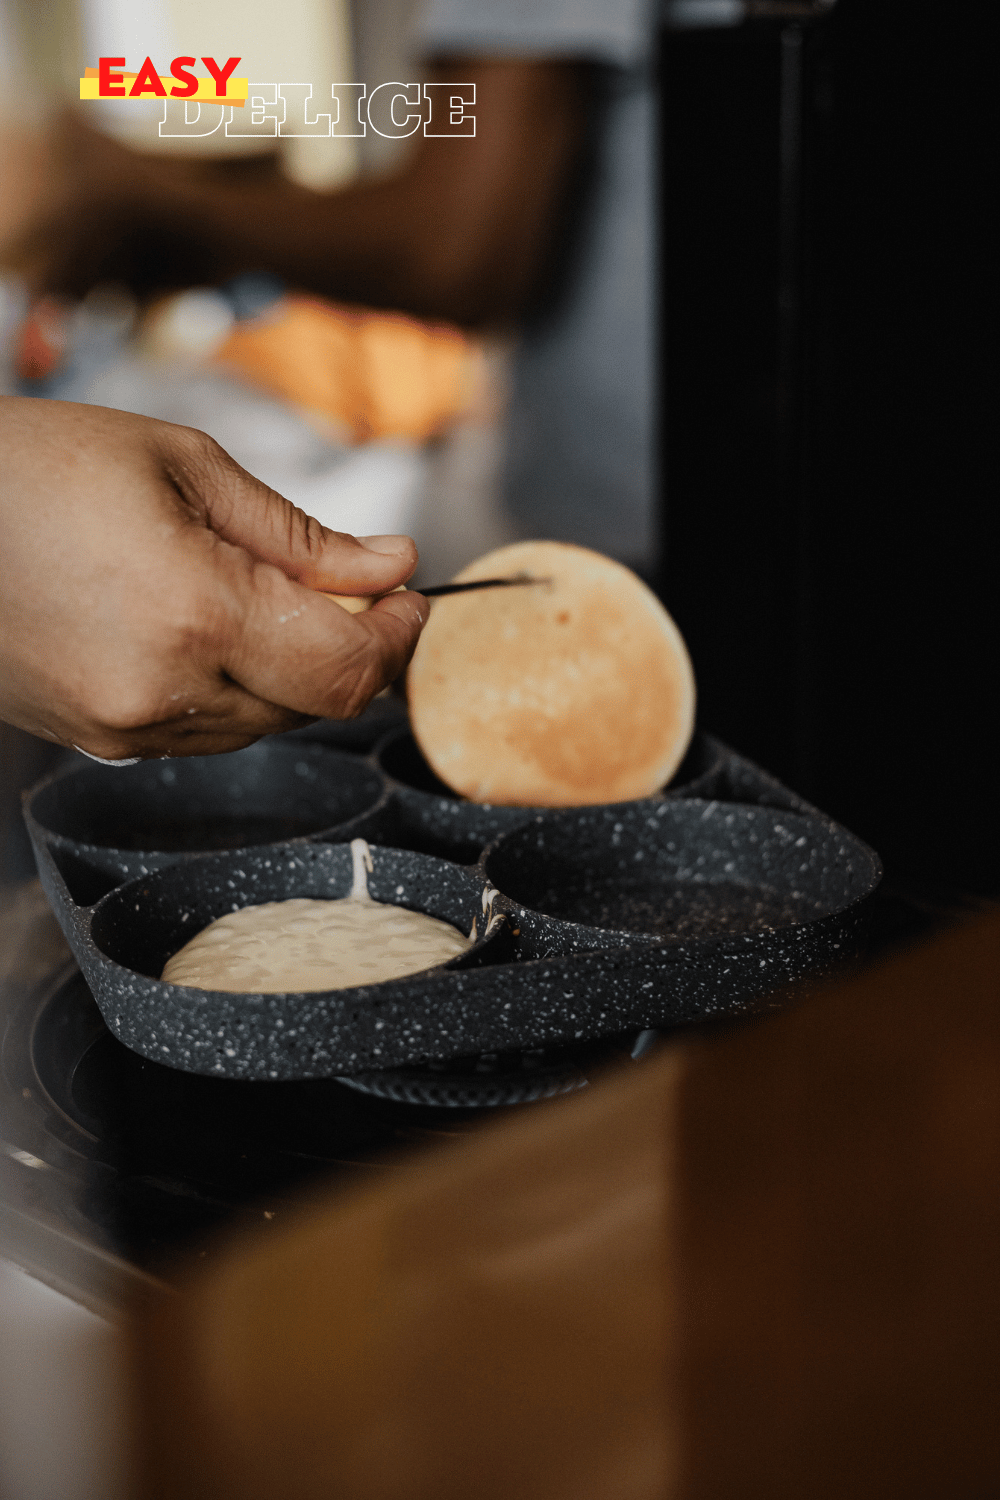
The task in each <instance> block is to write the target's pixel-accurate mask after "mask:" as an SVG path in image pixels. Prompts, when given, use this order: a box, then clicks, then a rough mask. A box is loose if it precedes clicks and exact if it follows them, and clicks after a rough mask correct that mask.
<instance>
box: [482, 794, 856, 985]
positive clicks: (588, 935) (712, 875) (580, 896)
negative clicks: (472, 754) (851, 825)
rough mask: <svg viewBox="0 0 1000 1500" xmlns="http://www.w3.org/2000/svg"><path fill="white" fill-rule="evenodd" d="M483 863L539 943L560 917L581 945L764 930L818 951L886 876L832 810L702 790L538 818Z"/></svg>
mask: <svg viewBox="0 0 1000 1500" xmlns="http://www.w3.org/2000/svg"><path fill="white" fill-rule="evenodd" d="M481 864H482V868H483V870H484V871H485V873H486V875H487V877H488V878H489V880H490V881H491V883H492V884H493V885H495V886H496V887H497V888H498V889H499V890H501V891H503V893H504V895H505V896H506V897H507V899H508V900H509V901H511V902H512V903H514V905H515V907H516V911H517V922H518V926H519V927H520V929H521V933H522V935H523V936H524V937H526V938H531V939H532V940H534V941H535V942H536V943H541V942H543V941H544V940H545V937H546V936H547V935H548V934H549V933H550V931H551V924H552V921H553V920H556V921H558V922H559V924H560V930H561V936H562V940H563V942H567V941H568V942H569V944H570V948H571V949H573V948H577V947H579V948H587V949H592V948H596V947H613V946H622V947H629V946H632V945H634V944H635V942H636V941H637V939H638V940H643V941H648V942H652V943H656V944H658V945H660V944H670V945H674V946H684V947H689V946H690V947H697V946H699V945H701V944H704V943H713V942H723V943H725V942H731V941H732V940H734V939H737V940H738V941H739V942H740V943H742V944H747V943H750V942H752V941H753V940H756V939H760V940H761V942H759V943H758V944H757V946H758V947H759V946H761V943H763V945H764V946H767V947H772V948H774V949H775V950H776V953H777V950H780V949H781V948H782V947H783V946H785V945H786V944H792V945H793V946H794V947H795V948H796V949H797V950H799V952H800V956H801V952H802V949H803V945H805V947H806V948H808V947H809V946H810V945H813V944H817V945H818V946H817V947H816V949H815V953H814V954H813V957H814V958H815V960H816V962H822V961H826V960H828V959H829V958H832V957H833V953H834V952H835V951H836V950H837V947H838V944H837V941H836V940H833V941H832V945H831V943H830V941H829V940H830V934H831V933H832V932H833V931H834V927H832V926H831V924H830V920H829V919H831V918H837V920H838V921H839V920H841V919H842V918H843V919H845V920H847V921H848V924H849V925H850V921H851V918H850V915H849V914H850V913H852V912H853V910H854V908H855V907H856V906H857V905H858V904H859V903H862V902H864V900H865V899H866V898H867V897H868V896H869V895H870V894H871V892H872V891H873V890H874V889H875V887H876V885H877V884H878V882H879V879H880V878H881V865H880V863H879V859H878V856H877V855H876V854H875V852H874V851H873V850H872V849H869V848H868V846H867V845H866V844H863V843H862V842H861V840H860V839H857V838H855V837H854V835H853V834H850V833H848V832H847V830H846V829H844V828H841V827H840V826H839V825H838V824H836V823H834V822H832V821H830V820H829V819H825V818H822V817H819V816H816V815H807V814H803V813H795V812H789V811H778V810H774V809H772V808H769V807H751V806H746V805H743V804H740V803H727V802H718V801H711V802H705V801H701V800H693V799H692V800H687V801H683V800H678V801H674V802H665V801H664V802H658V803H657V802H645V803H642V802H638V803H626V804H622V805H621V806H619V807H593V808H576V809H573V810H572V811H566V812H561V813H549V814H546V815H543V816H538V817H536V818H535V819H534V820H533V821H532V822H531V823H529V824H526V825H524V826H522V827H521V828H518V829H515V830H514V831H513V832H512V833H509V834H506V835H505V836H504V837H503V838H502V839H500V840H498V842H497V843H496V844H494V845H492V846H491V847H490V848H489V849H487V850H486V851H485V853H484V856H483V859H482V861H481ZM835 925H836V924H834V926H835ZM828 948H829V949H830V951H827V949H828ZM564 951H565V949H564ZM772 961H773V960H772V958H771V957H765V958H764V959H762V960H758V963H759V966H761V967H767V964H768V963H770V962H772ZM811 961H812V960H809V962H810V963H811ZM794 966H795V967H796V968H797V969H798V968H802V965H801V963H800V961H799V960H798V959H796V960H795V961H794ZM808 966H809V964H808V963H807V964H806V967H805V968H802V972H805V971H806V968H808Z"/></svg>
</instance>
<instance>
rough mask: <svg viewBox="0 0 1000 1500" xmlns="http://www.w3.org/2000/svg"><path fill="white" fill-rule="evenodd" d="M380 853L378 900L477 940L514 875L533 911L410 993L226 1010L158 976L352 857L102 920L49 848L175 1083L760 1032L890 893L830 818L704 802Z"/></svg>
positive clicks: (361, 992) (107, 909) (104, 977)
mask: <svg viewBox="0 0 1000 1500" xmlns="http://www.w3.org/2000/svg"><path fill="white" fill-rule="evenodd" d="M372 854H373V859H374V864H375V869H374V872H373V875H372V877H371V882H370V886H371V891H372V895H373V896H374V897H375V898H376V899H378V900H388V901H399V902H401V903H402V904H405V905H408V906H414V907H416V908H418V909H420V910H426V911H429V912H430V913H431V914H432V915H435V916H441V917H444V918H445V919H446V920H450V921H453V922H455V923H456V925H459V926H463V927H465V928H466V929H467V928H468V925H469V923H470V922H471V915H472V913H473V912H476V911H478V912H480V914H481V910H482V893H483V890H484V889H485V887H486V885H487V881H488V878H489V872H495V873H501V874H502V875H503V877H504V879H505V881H506V882H507V884H508V887H509V890H510V893H511V894H510V895H504V894H501V895H499V896H498V897H497V898H496V900H495V902H494V910H495V911H498V912H502V913H503V914H504V915H505V918H506V920H505V922H504V923H503V925H502V926H501V928H500V929H499V930H498V931H497V932H495V934H494V935H493V937H492V938H491V939H490V940H488V941H486V942H481V943H480V944H479V945H477V947H476V948H475V949H473V950H470V953H469V954H468V955H464V956H463V958H462V959H460V960H458V961H457V963H456V962H453V963H452V964H451V965H449V966H446V967H444V968H439V969H436V970H429V971H427V972H426V973H424V974H418V975H413V976H412V977H410V978H407V979H401V980H397V981H393V982H390V983H387V984H380V985H374V986H369V987H366V988H359V989H353V990H343V991H333V992H329V993H323V994H306V995H285V996H260V995H242V996H240V995H230V994H217V993H212V992H206V991H200V990H192V989H187V988H185V987H183V986H177V985H170V984H164V983H163V982H162V981H161V980H159V979H158V978H157V977H156V976H157V975H158V974H159V973H160V972H161V971H162V967H163V964H164V963H165V961H166V959H167V958H168V957H169V956H170V954H171V953H173V952H175V951H176V949H177V948H179V947H180V946H181V945H182V944H183V943H184V942H186V941H187V939H188V938H189V937H190V936H191V935H193V933H194V932H195V931H197V930H199V928H200V927H201V926H204V925H205V924H207V923H208V922H209V921H211V920H213V919H214V918H215V917H217V916H219V915H222V914H223V913H224V912H226V911H228V910H231V909H233V908H234V907H240V906H245V905H251V904H255V903H257V902H260V901H267V900H275V899H282V898H287V897H292V896H301V895H316V896H335V895H341V894H344V893H345V892H346V890H347V888H348V885H349V868H350V860H349V851H348V849H347V847H346V846H343V845H340V846H337V845H334V846H327V845H320V844H312V845H310V844H297V845H289V844H286V845H271V846H266V847H264V848H260V849H254V850H242V851H240V852H239V853H236V854H228V855H222V856H218V857H216V858H203V859H197V860H189V861H187V862H185V863H184V864H180V865H175V866H174V867H172V868H170V869H166V870H161V871H158V872H155V873H153V874H151V875H149V876H147V877H145V878H143V879H140V880H133V881H130V882H129V883H128V884H126V885H124V886H121V887H119V888H118V889H117V890H114V891H112V892H110V893H109V894H105V895H103V896H101V897H100V898H99V899H97V900H96V901H95V903H94V904H93V905H92V906H90V907H86V906H83V905H81V904H80V903H81V899H82V898H81V894H80V888H79V886H78V887H77V891H76V893H75V895H74V892H73V890H72V889H71V887H70V884H69V883H68V882H67V880H66V878H65V870H64V869H63V868H61V865H62V863H63V861H62V859H61V858H60V857H59V851H53V850H51V849H49V848H48V847H47V846H42V847H41V849H40V850H39V869H40V873H41V876H42V882H43V884H44V886H45V889H46V891H47V893H48V895H49V899H50V900H51V901H52V904H53V906H54V908H55V911H56V914H57V916H58V918H59V921H60V923H61V925H62V927H63V930H64V931H65V932H66V934H67V937H68V939H69V941H70V944H71V946H72V947H73V950H74V952H75V954H76V956H77V959H78V961H79V963H80V965H81V968H82V969H83V971H84V974H85V975H86V978H87V980H88V983H89V984H90V986H91V989H92V990H93V992H94V995H95V998H96V999H97V1002H98V1005H99V1006H100V1007H101V1010H102V1013H103V1015H104V1017H105V1020H106V1021H107V1023H108V1026H109V1027H110V1029H111V1030H112V1031H113V1032H114V1034H115V1035H116V1036H118V1037H119V1038H120V1039H121V1040H122V1041H123V1042H125V1043H126V1045H128V1046H130V1047H132V1048H134V1049H135V1050H136V1051H139V1052H142V1053H143V1054H144V1055H147V1056H150V1057H155V1058H156V1059H157V1060H158V1061H160V1062H164V1063H167V1064H169V1065H171V1066H174V1067H179V1068H182V1069H186V1070H188V1071H195V1072H206V1073H214V1074H219V1075H224V1076H227V1077H235V1078H260V1079H267V1078H316V1077H327V1076H331V1075H334V1076H336V1075H345V1074H358V1073H364V1072H365V1071H368V1070H371V1069H373V1068H394V1067H401V1066H403V1067H405V1066H412V1065H417V1064H421V1063H423V1062H426V1061H427V1060H429V1059H432V1060H433V1059H447V1058H450V1057H456V1056H463V1055H466V1054H472V1053H483V1052H489V1051H498V1052H503V1051H510V1050H512V1049H516V1048H519V1047H526V1046H546V1045H551V1044H554V1043H556V1044H558V1043H567V1042H573V1041H579V1040H582V1039H585V1038H597V1037H602V1036H607V1035H610V1034H612V1033H616V1032H624V1031H628V1030H629V1029H633V1028H645V1027H655V1028H666V1027H671V1026H677V1025H682V1024H686V1023H690V1022H692V1021H696V1020H699V1019H704V1018H708V1017H720V1016H725V1015H731V1014H738V1013H739V1012H740V1011H743V1010H746V1009H748V1008H751V1007H755V1006H757V1005H759V1004H760V1003H761V1001H762V997H766V996H767V995H768V994H771V993H773V992H775V991H777V990H779V989H781V988H782V987H784V986H786V985H788V984H789V983H791V982H794V981H799V980H802V979H803V978H805V977H806V976H810V975H813V974H817V973H820V972H823V971H825V970H827V969H829V968H830V967H832V966H833V965H834V964H835V963H836V962H837V960H838V959H839V958H843V957H845V956H847V955H848V954H849V953H850V952H851V951H853V950H854V949H855V948H856V946H857V943H858V941H859V936H860V933H861V929H862V926H863V922H864V905H865V901H866V898H867V897H868V896H869V895H870V893H871V891H872V890H873V889H874V887H875V885H876V884H877V882H878V878H879V874H880V867H879V863H878V859H877V858H876V856H875V855H874V854H873V853H872V851H871V850H869V849H868V848H867V847H866V846H865V845H863V844H861V843H860V841H859V840H857V839H854V838H853V837H852V836H851V835H850V834H847V833H846V832H845V831H844V830H842V829H839V828H838V827H837V826H836V825H835V824H831V823H830V822H829V821H828V820H824V819H821V818H816V817H812V816H807V815H801V814H795V813H786V812H778V811H774V810H771V809H764V808H752V807H750V808H748V807H743V806H738V805H723V804H718V803H707V802H701V801H695V800H691V801H685V800H683V799H675V800H673V801H669V802H664V801H660V802H649V803H645V804H627V805H623V807H621V808H617V809H615V808H612V809H600V808H598V809H587V810H586V812H585V813H579V812H578V813H576V814H556V815H549V816H548V817H541V818H539V819H537V820H536V821H535V822H533V823H532V824H530V825H528V826H526V827H524V828H522V829H519V830H517V831H515V832H514V833H511V834H508V835H507V836H506V837H505V838H504V839H503V840H501V841H500V842H499V843H498V844H497V845H495V846H493V847H492V848H491V849H490V850H488V851H487V852H486V854H485V855H484V857H483V859H482V860H481V861H480V863H479V864H478V865H477V866H474V867H470V868H462V867H460V866H457V865H455V864H453V863H450V862H447V861H443V860H437V859H434V858H432V857H429V856H425V855H420V854H414V853H412V852H409V851H401V850H395V849H384V848H375V849H373V850H372ZM640 866H641V868H642V874H641V875H640V876H638V877H636V876H635V874H634V872H635V871H636V870H637V869H638V868H639V867H640ZM647 872H648V873H647ZM564 879H565V880H567V881H568V888H567V889H568V896H567V892H566V891H560V889H559V882H560V881H561V880H564ZM494 883H496V882H494ZM619 890H620V891H622V892H625V893H626V894H625V896H624V897H621V898H619V896H618V894H617V892H618V891H619ZM602 901H603V902H604V903H605V904H604V906H601V905H600V903H601V902H602ZM657 901H666V902H667V904H668V905H669V906H670V908H671V910H672V912H673V916H674V925H673V927H672V928H671V930H670V931H664V924H663V923H662V922H661V921H660V920H659V918H658V916H655V919H654V915H655V914H651V913H653V908H654V907H655V905H656V902H657ZM532 903H534V904H532ZM546 905H548V906H550V907H552V908H553V912H552V913H549V912H546V911H545V910H543V907H545V906H546ZM556 906H558V907H559V910H558V913H556V912H555V907H556ZM595 916H596V917H598V918H599V919H601V920H607V921H609V922H610V923H611V925H609V926H605V927H602V926H599V925H596V924H595V920H594V919H595Z"/></svg>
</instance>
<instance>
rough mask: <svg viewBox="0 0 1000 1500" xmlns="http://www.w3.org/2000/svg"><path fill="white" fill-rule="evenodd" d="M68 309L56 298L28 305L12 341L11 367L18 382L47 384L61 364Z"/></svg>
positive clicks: (66, 304)
mask: <svg viewBox="0 0 1000 1500" xmlns="http://www.w3.org/2000/svg"><path fill="white" fill-rule="evenodd" d="M69 319H70V306H69V304H68V303H67V302H65V301H63V299H62V298H60V297H42V298H40V300H39V301H38V302H35V303H33V304H32V307H31V309H30V310H29V312H28V315H27V317H26V318H25V319H24V322H23V323H22V324H21V326H20V328H18V329H17V332H16V334H15V337H14V367H15V369H16V371H17V374H18V376H19V378H20V379H21V380H47V379H48V377H49V376H50V375H54V374H55V372H56V370H58V368H59V366H60V365H61V364H62V362H63V358H64V357H65V354H66V349H67V347H68V344H69Z"/></svg>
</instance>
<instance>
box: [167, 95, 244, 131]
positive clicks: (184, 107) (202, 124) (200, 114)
mask: <svg viewBox="0 0 1000 1500" xmlns="http://www.w3.org/2000/svg"><path fill="white" fill-rule="evenodd" d="M192 110H193V111H194V113H193V114H192V112H191V111H192ZM229 113H230V114H234V113H235V111H234V109H233V107H232V105H230V106H229ZM240 113H242V111H240ZM213 116H214V117H215V124H214V125H209V124H208V121H209V120H211V119H212V118H213ZM225 117H226V105H225V104H204V103H202V104H199V103H198V101H197V100H191V99H164V101H163V119H162V120H161V121H160V127H159V131H160V135H162V136H170V137H175V138H176V137H178V136H188V137H190V136H206V135H214V134H215V132H216V131H217V130H218V128H219V126H220V125H221V124H222V122H223V120H224V119H225ZM227 134H228V131H227Z"/></svg>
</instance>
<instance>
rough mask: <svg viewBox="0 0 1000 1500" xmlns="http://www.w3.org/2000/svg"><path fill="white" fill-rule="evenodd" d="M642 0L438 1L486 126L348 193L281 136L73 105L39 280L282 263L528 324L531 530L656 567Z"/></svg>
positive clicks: (436, 312) (452, 74)
mask: <svg viewBox="0 0 1000 1500" xmlns="http://www.w3.org/2000/svg"><path fill="white" fill-rule="evenodd" d="M653 24H654V20H653V15H652V12H651V10H648V9H647V7H645V6H644V5H641V4H639V3H637V0H631V3H629V4H626V5H613V4H611V3H608V0H573V3H572V4H569V5H567V4H562V3H556V0H546V3H543V4H539V5H536V6H533V7H531V8H530V10H526V9H525V8H523V7H521V6H519V5H515V4H513V3H512V0H511V3H503V0H500V3H491V4H489V5H487V4H485V3H482V0H433V3H431V4H430V5H429V6H428V7H427V9H426V10H425V11H424V12H423V14H422V15H421V17H420V19H419V21H418V23H417V26H416V34H415V40H416V44H417V46H418V48H419V49H420V51H421V52H422V53H423V55H424V56H425V57H426V58H427V59H428V60H429V67H428V74H429V77H430V78H431V79H433V80H436V81H442V82H444V81H461V82H463V83H472V84H474V85H475V89H476V104H475V107H474V113H475V118H476V135H475V137H474V138H461V139H435V138H433V137H426V138H425V137H423V136H419V137H417V138H416V147H415V150H414V151H413V154H412V156H411V157H410V159H409V161H408V162H407V163H406V164H405V165H404V166H403V167H402V168H401V169H399V170H397V171H396V172H395V173H394V174H393V175H392V176H390V177H387V178H385V179H383V180H379V181H363V182H359V183H356V184H355V185H353V186H351V187H349V188H346V189H343V190H341V191H337V192H328V193H321V192H314V191H311V190H310V189H308V188H306V187H303V186H301V185H299V184H297V183H293V182H290V181H289V180H287V179H286V178H283V177H282V176H281V175H280V174H279V172H278V170H277V167H276V162H275V160H274V159H269V158H263V159H261V158H258V159H255V160H252V161H245V162H241V163H229V164H222V163H218V164H213V163H210V162H204V161H202V162H193V161H178V160H172V161H165V160H163V158H162V157H161V156H148V157H144V156H142V155H140V154H138V153H136V152H130V151H128V150H126V149H125V148H123V147H121V146H119V145H117V144H116V143H113V142H111V141H109V140H108V139H106V138H105V137H103V136H101V135H99V134H98V133H97V132H96V131H93V130H90V129H89V128H88V127H87V126H86V125H85V124H84V123H83V121H82V119H81V116H80V113H79V112H75V113H74V114H73V116H72V118H71V119H70V120H69V122H68V123H67V126H66V129H65V132H64V141H63V148H64V160H65V165H66V172H67V176H68V180H69V181H70V182H71V184H72V187H71V189H70V191H69V193H68V196H67V199H66V203H65V207H64V209H63V211H62V213H61V215H60V217H59V220H58V227H57V228H53V227H51V225H50V227H49V228H48V229H47V230H46V231H45V233H44V234H43V235H41V236H40V237H39V238H38V239H36V244H35V249H36V253H37V258H36V260H35V262H34V271H33V279H34V283H35V286H36V288H37V289H38V290H49V291H55V292H59V293H65V294H70V295H73V296H80V295H81V294H83V293H84V292H85V291H86V290H87V289H88V288H89V287H91V286H93V285H94V284H95V283H96V282H99V281H106V280H117V281H122V282H126V283H128V284H130V285H132V286H133V287H135V288H136V289H138V290H139V291H140V292H144V293H150V292H153V291H158V290H162V289H164V288H166V287H178V286H183V285H190V284H196V283H205V282H218V281H221V280H223V279H225V278H227V277H230V276H232V275H234V274H236V273H238V272H240V271H245V270H261V269H266V270H269V271H272V272H275V273H277V274H278V275H280V276H281V277H283V278H284V279H285V280H286V281H287V282H288V283H289V284H291V285H293V286H296V287H299V288H303V289H306V290H311V291H314V292H318V293H320V294H322V295H324V296H326V297H330V298H336V299H338V300H341V301H347V302H352V303H358V304H363V305H366V306H369V307H376V308H396V309H402V310H405V311H409V312H411V313H413V314H416V315H418V316H421V317H425V318H431V319H448V320H451V321H453V322H456V323H458V324H460V325H462V326H464V327H466V328H477V329H481V328H495V327H498V326H506V325H509V324H510V323H512V322H513V323H515V324H516V326H517V330H518V342H517V350H516V356H515V365H514V374H513V382H512V387H513V388H512V392H511V400H510V408H509V413H508V423H507V446H506V459H505V475H504V500H505V504H506V508H507V511H508V513H509V517H510V523H511V526H512V530H513V532H514V533H515V534H520V535H538V534H544V535H549V536H553V537H556V538H562V539H566V540H573V541H577V542H580V543H582V544H584V545H588V546H592V547H596V548H598V549H599V550H604V551H607V552H609V553H612V554H613V555H615V556H618V557H620V558H621V559H622V560H624V561H626V562H628V563H630V564H631V565H633V566H636V567H638V568H639V569H640V571H642V570H646V571H648V570H649V569H650V568H651V567H652V565H653V564H654V561H655V552H656V539H655V535H654V522H653V515H654V506H653V435H652V420H653V419H652V408H653V393H652V381H653V344H652V340H653V325H654V312H653V296H652V221H653V214H652V141H653V90H652V82H651V54H652V40H653Z"/></svg>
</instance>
